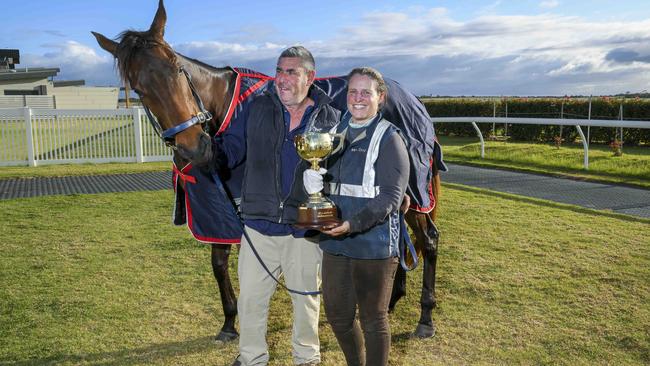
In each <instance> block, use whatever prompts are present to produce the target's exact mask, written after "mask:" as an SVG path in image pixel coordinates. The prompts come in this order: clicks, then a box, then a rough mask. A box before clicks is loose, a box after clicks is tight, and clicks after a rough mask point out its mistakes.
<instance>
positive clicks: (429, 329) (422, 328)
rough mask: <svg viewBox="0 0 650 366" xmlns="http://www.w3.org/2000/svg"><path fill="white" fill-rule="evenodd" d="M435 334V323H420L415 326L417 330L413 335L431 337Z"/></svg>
mask: <svg viewBox="0 0 650 366" xmlns="http://www.w3.org/2000/svg"><path fill="white" fill-rule="evenodd" d="M434 335H436V326H435V324H434V325H433V326H431V325H426V324H419V323H418V326H417V328H415V332H413V336H414V337H418V338H431V337H433V336H434Z"/></svg>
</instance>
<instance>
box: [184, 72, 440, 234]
mask: <svg viewBox="0 0 650 366" xmlns="http://www.w3.org/2000/svg"><path fill="white" fill-rule="evenodd" d="M234 70H235V72H236V73H237V78H236V81H235V90H234V93H233V98H232V100H231V101H230V104H229V108H228V112H227V114H226V117H225V118H224V121H223V123H222V125H221V127H220V128H219V131H217V133H216V135H217V136H219V135H221V134H223V133H224V131H226V130H227V129H245V125H246V118H247V117H248V108H249V107H250V104H251V102H252V100H253V97H254V96H256V95H259V94H261V93H263V92H264V91H266V90H267V89H269V88H272V87H273V78H272V77H270V76H267V75H264V74H261V73H258V72H255V71H252V70H248V69H242V68H235V69H234ZM385 81H386V85H387V87H388V99H387V101H386V104H385V105H384V107H383V109H382V113H383V115H384V117H385V118H386V119H387V120H388V121H391V122H392V123H393V124H395V125H396V126H397V127H398V128H399V129H400V130H401V131H402V133H403V135H404V137H405V139H406V142H407V148H408V153H409V160H410V164H411V174H410V176H409V185H408V189H407V193H408V195H409V196H410V197H411V207H410V208H411V209H413V210H417V211H420V212H429V211H431V210H432V209H433V208H434V207H435V205H436V202H435V197H434V196H433V187H432V186H431V178H432V174H433V169H432V166H433V164H436V167H437V168H438V170H441V171H447V167H446V166H445V164H444V162H443V160H442V150H441V148H440V144H438V141H437V138H436V135H435V131H434V128H433V123H431V120H430V118H429V114H428V113H427V110H426V108H425V107H424V105H423V104H422V103H421V102H420V101H419V100H418V99H417V98H416V97H415V96H414V95H413V94H411V93H409V92H408V91H406V90H405V89H404V88H403V87H402V86H401V85H400V84H399V83H397V82H396V81H394V80H390V79H386V80H385ZM314 84H315V85H316V86H318V87H319V88H321V89H323V91H325V93H327V94H328V95H329V96H330V97H331V98H332V99H333V102H332V104H331V105H332V106H333V107H335V108H337V109H339V110H340V111H341V112H345V111H346V110H347V101H346V94H347V85H348V81H347V78H346V77H345V76H336V77H325V78H317V79H316V80H315V81H314ZM434 159H435V160H434ZM243 170H244V166H243V164H242V165H240V166H238V167H235V168H233V169H232V170H231V171H228V174H227V175H224V176H219V175H217V174H210V173H207V172H204V171H202V170H200V169H198V168H195V167H193V166H192V165H191V164H189V165H187V166H185V167H177V166H175V165H174V166H173V176H172V180H173V185H174V192H175V195H176V197H175V205H174V212H173V222H174V224H175V225H184V224H187V227H188V229H189V230H190V232H191V233H192V235H193V236H194V238H196V239H197V240H199V241H201V242H204V243H212V244H238V243H239V242H240V240H241V236H242V226H241V222H240V220H239V216H238V214H237V210H236V207H238V203H239V197H240V193H241V182H242V178H243Z"/></svg>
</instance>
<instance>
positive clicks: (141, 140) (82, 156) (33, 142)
mask: <svg viewBox="0 0 650 366" xmlns="http://www.w3.org/2000/svg"><path fill="white" fill-rule="evenodd" d="M171 156H172V155H171V150H170V149H169V148H168V147H166V146H165V145H164V144H163V143H162V141H161V140H160V138H159V137H158V135H156V133H155V132H154V130H153V129H152V127H151V126H150V124H149V122H148V121H147V120H146V115H145V113H144V111H143V110H142V109H141V108H130V109H114V110H76V109H75V110H66V109H32V108H16V109H0V166H8V165H31V166H36V165H45V164H67V163H108V162H150V161H168V160H171Z"/></svg>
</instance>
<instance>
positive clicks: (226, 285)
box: [212, 244, 239, 342]
mask: <svg viewBox="0 0 650 366" xmlns="http://www.w3.org/2000/svg"><path fill="white" fill-rule="evenodd" d="M230 249H231V246H230V245H223V244H212V272H213V273H214V278H215V279H216V280H217V284H218V285H219V294H220V295H221V306H222V307H223V315H224V318H225V319H224V322H223V327H221V331H219V333H217V335H216V337H215V341H220V342H228V341H232V340H235V339H237V337H239V333H237V330H236V329H235V318H237V296H236V295H235V291H234V290H233V288H232V283H231V282H230V274H229V273H228V257H229V256H230Z"/></svg>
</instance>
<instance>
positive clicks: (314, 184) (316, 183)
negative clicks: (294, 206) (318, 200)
mask: <svg viewBox="0 0 650 366" xmlns="http://www.w3.org/2000/svg"><path fill="white" fill-rule="evenodd" d="M325 173H327V170H325V169H323V168H320V169H318V171H316V170H314V169H307V170H305V171H304V172H303V173H302V183H303V185H304V186H305V191H307V193H308V194H313V193H318V192H320V191H322V190H323V174H325Z"/></svg>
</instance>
